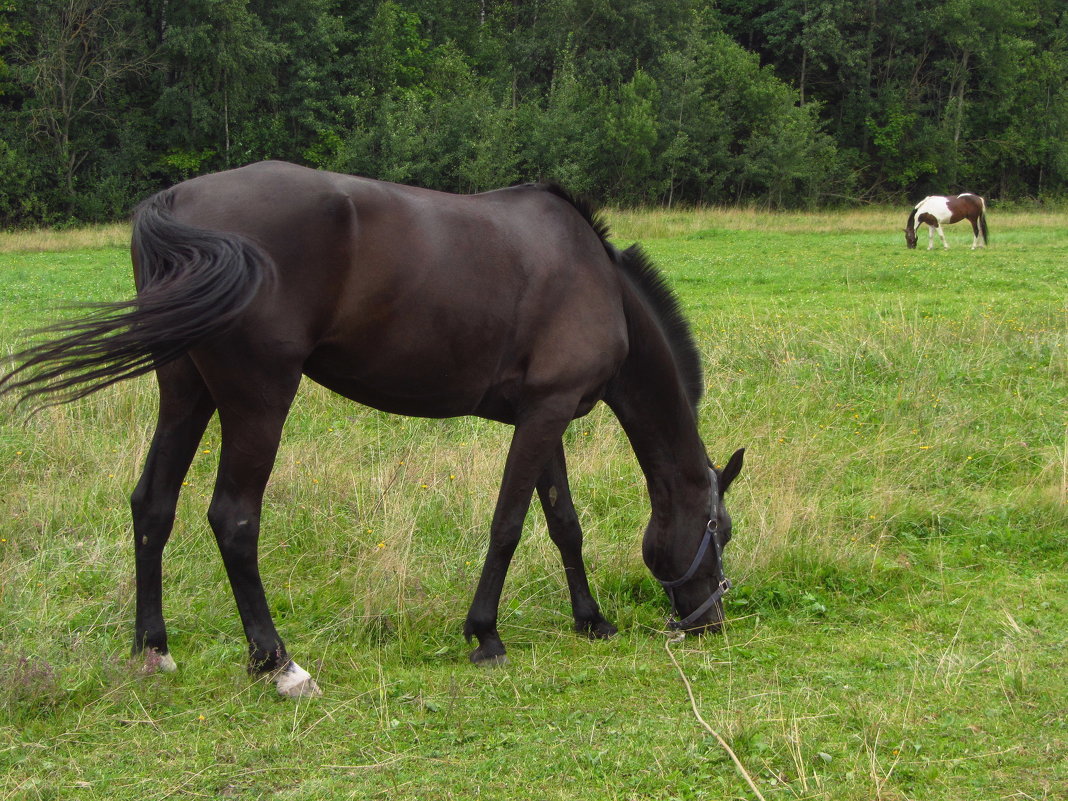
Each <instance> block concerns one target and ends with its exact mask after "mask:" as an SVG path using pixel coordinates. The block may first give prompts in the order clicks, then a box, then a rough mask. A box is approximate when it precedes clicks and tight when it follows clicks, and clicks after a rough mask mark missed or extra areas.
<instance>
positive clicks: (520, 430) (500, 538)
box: [464, 405, 574, 664]
mask: <svg viewBox="0 0 1068 801" xmlns="http://www.w3.org/2000/svg"><path fill="white" fill-rule="evenodd" d="M571 409H574V406H573V405H572V406H571ZM570 421H571V414H570V413H567V414H554V413H552V412H549V411H547V410H544V409H543V410H539V411H538V413H536V414H534V415H529V416H527V417H526V418H525V419H523V420H522V421H520V422H517V423H516V428H515V433H514V434H513V436H512V444H511V446H510V447H509V450H508V458H507V460H506V462H505V467H504V477H503V479H502V480H501V491H500V494H499V495H498V496H497V506H496V509H495V510H494V513H493V523H492V524H491V526H490V542H489V549H488V550H487V552H486V562H485V564H484V565H483V566H482V576H481V577H480V578H479V581H478V588H477V589H476V590H475V597H474V599H473V600H472V602H471V608H470V610H468V613H467V620H466V622H465V623H464V636H465V637H467V639H468V640H469V641H470V639H471V638H472V637H476V638H477V639H478V647H477V648H476V649H475V650H474V651H472V652H471V661H472V662H474V663H476V664H495V663H503V662H504V661H505V655H504V654H505V649H504V643H503V642H501V638H500V635H499V634H498V633H497V615H498V608H499V606H500V602H501V592H502V590H503V589H504V579H505V576H506V575H507V573H508V567H509V565H510V564H511V562H512V556H513V555H514V554H515V549H516V546H518V545H519V538H520V536H521V535H522V531H523V519H524V518H525V517H526V514H527V509H528V508H529V507H530V499H531V496H532V495H533V492H534V485H535V482H536V481H537V479H538V477H539V476H540V475H541V473H542V471H543V470H544V469H545V466H546V464H547V463H548V461H549V459H550V458H551V457H552V454H553V448H555V447H556V446H557V445H558V443H559V442H560V437H561V436H562V435H563V433H564V429H565V428H567V424H568V423H569V422H570Z"/></svg>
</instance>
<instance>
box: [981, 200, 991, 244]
mask: <svg viewBox="0 0 1068 801" xmlns="http://www.w3.org/2000/svg"><path fill="white" fill-rule="evenodd" d="M979 203H980V204H981V205H982V208H980V209H979V231H980V232H981V233H982V235H983V244H984V245H989V244H990V234H989V233H988V232H987V228H986V201H985V200H984V199H983V198H979Z"/></svg>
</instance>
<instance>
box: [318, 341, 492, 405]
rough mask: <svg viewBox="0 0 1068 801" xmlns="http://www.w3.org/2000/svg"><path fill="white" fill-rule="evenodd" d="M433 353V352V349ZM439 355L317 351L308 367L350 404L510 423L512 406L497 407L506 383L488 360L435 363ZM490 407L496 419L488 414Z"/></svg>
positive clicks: (319, 380)
mask: <svg viewBox="0 0 1068 801" xmlns="http://www.w3.org/2000/svg"><path fill="white" fill-rule="evenodd" d="M429 350H431V351H432V350H433V348H431V349H429ZM440 355H441V354H440V353H432V352H424V353H419V352H407V353H405V352H399V351H383V352H379V353H374V354H372V353H363V354H356V353H349V354H339V353H336V352H335V353H331V352H329V351H319V352H317V353H315V354H313V355H312V357H311V358H310V359H308V360H307V362H306V363H305V365H304V373H305V374H306V375H307V376H308V377H309V378H311V379H312V380H313V381H315V382H316V383H318V384H322V385H323V386H324V387H326V388H327V389H329V390H331V391H333V392H336V393H338V394H339V395H342V396H344V397H346V398H349V399H351V400H354V401H356V402H357V403H362V404H364V405H365V406H370V407H372V408H375V409H380V410H381V411H384V412H390V413H392V414H403V415H408V416H411V417H460V416H464V415H482V416H489V417H492V418H493V419H502V416H503V417H510V412H509V410H508V408H507V407H508V406H509V405H510V404H508V403H502V402H500V401H496V400H495V398H496V396H498V395H501V394H502V384H506V383H508V380H507V378H504V379H503V380H502V377H501V376H500V375H497V374H496V371H495V370H492V369H491V368H490V365H488V364H486V363H485V362H484V359H485V355H486V354H481V356H482V358H479V356H478V355H476V354H472V355H471V358H470V359H469V360H464V361H458V360H454V359H442V358H435V357H437V356H440ZM487 402H489V405H490V406H492V407H493V408H494V409H495V410H496V412H497V413H496V414H486V413H485V409H484V407H486V406H487Z"/></svg>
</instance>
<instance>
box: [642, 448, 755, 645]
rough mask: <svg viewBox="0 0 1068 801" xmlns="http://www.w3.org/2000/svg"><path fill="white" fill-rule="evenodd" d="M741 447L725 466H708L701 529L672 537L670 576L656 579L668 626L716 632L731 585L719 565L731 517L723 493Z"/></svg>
mask: <svg viewBox="0 0 1068 801" xmlns="http://www.w3.org/2000/svg"><path fill="white" fill-rule="evenodd" d="M744 455H745V448H740V449H738V450H737V451H735V452H734V455H733V456H731V458H730V460H729V461H728V462H727V465H726V467H724V468H723V469H718V468H715V467H712V466H709V469H708V476H709V493H708V512H707V523H706V524H705V529H704V531H703V532H701V533H700V534H699V535H698V533H697V532H694V533H695V535H696V536H694V537H693V538H680V539H678V540H676V543H677V547H676V550H677V553H674V554H672V557H673V558H671V559H670V560H669V561H670V562H673V563H674V565H673V568H674V571H675V572H674V577H672V578H670V579H663V578H660V583H661V584H662V585H663V587H664V591H665V592H667V595H668V599H669V600H670V601H671V608H672V612H673V613H674V614H675V615H676V618H675V619H673V620H672V621H671V623H670V625H671V627H672V628H674V629H678V630H680V631H686V632H689V633H692V634H703V633H704V632H705V631H717V630H718V629H719V628H720V626H721V625H722V624H723V601H722V598H723V595H724V594H725V593H726V592H727V590H729V589H730V587H731V584H730V581H729V580H728V579H727V575H726V573H725V571H724V568H723V549H724V548H725V547H726V546H727V543H728V542H730V539H731V516H730V515H729V514H728V513H727V508H726V506H725V505H724V503H723V496H724V495H725V494H726V492H727V489H728V488H729V487H730V485H731V482H733V481H734V479H735V478H737V477H738V474H739V473H740V472H741V470H742V459H743V457H744Z"/></svg>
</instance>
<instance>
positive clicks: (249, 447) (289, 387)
mask: <svg viewBox="0 0 1068 801" xmlns="http://www.w3.org/2000/svg"><path fill="white" fill-rule="evenodd" d="M299 383H300V373H299V371H297V372H296V373H295V375H289V376H285V377H281V378H280V377H279V376H278V375H272V376H270V377H265V376H260V375H256V376H250V375H247V374H245V373H241V374H232V375H230V376H229V378H228V381H227V384H226V386H227V388H228V389H229V391H230V394H229V396H228V397H226V398H223V397H221V396H220V394H219V393H218V392H217V393H216V398H217V400H218V401H219V421H220V424H221V427H222V450H221V454H220V457H219V474H218V476H217V478H216V482H215V493H214V495H213V496H212V500H211V506H210V507H209V509H208V520H209V522H210V523H211V528H212V530H213V531H214V532H215V540H216V542H217V543H218V545H219V552H220V553H221V554H222V559H223V564H224V565H225V567H226V575H227V577H228V578H229V579H230V588H231V589H232V590H233V593H234V600H235V601H236V602H237V610H238V613H239V614H240V615H241V623H242V625H243V626H244V629H245V637H246V639H247V640H248V648H249V670H250V671H252V672H255V673H262V674H266V675H269V676H270V677H271V678H272V680H273V681H274V682H275V685H276V686H277V688H278V692H279V693H281V694H282V695H287V696H290V697H294V698H295V697H299V696H310V695H319V694H320V690H319V687H318V686H317V685H316V683H315V681H314V680H313V679H312V677H311V676H310V675H309V674H308V672H307V671H305V670H304V669H303V668H301V667H300V666H299V665H298V664H297V663H296V662H294V661H292V660H291V659H290V658H289V654H288V653H287V652H286V648H285V645H284V644H283V643H282V639H281V637H279V636H278V631H277V629H275V626H274V621H273V620H272V619H271V611H270V608H269V607H268V605H267V597H266V595H265V593H264V590H263V582H262V580H261V579H260V571H259V553H258V546H259V535H260V511H261V508H262V505H263V492H264V489H265V488H266V486H267V479H268V478H269V477H270V474H271V469H272V467H273V466H274V458H275V455H276V454H277V452H278V443H279V440H280V439H281V435H282V425H283V423H284V422H285V419H286V415H287V414H288V412H289V406H290V404H291V402H292V400H293V396H294V395H295V394H296V390H297V386H298V385H299ZM235 387H237V388H239V389H237V390H236V394H235V389H234V388H235ZM246 387H252V388H255V389H254V392H245V391H244V389H245V388H246Z"/></svg>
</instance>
